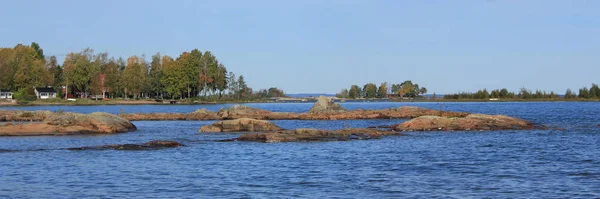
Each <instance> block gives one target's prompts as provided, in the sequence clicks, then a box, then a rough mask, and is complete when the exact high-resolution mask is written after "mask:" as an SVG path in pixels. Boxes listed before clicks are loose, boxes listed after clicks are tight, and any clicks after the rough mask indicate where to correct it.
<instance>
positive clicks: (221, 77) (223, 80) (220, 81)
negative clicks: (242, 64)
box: [214, 64, 228, 98]
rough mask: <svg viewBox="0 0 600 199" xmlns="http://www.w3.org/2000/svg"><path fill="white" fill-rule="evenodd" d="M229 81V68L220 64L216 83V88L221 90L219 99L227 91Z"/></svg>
mask: <svg viewBox="0 0 600 199" xmlns="http://www.w3.org/2000/svg"><path fill="white" fill-rule="evenodd" d="M227 80H228V79H227V68H225V66H224V65H223V64H219V67H217V73H216V77H215V81H214V82H215V84H214V85H215V88H216V89H217V90H219V98H221V96H222V95H223V92H224V91H225V90H226V89H227Z"/></svg>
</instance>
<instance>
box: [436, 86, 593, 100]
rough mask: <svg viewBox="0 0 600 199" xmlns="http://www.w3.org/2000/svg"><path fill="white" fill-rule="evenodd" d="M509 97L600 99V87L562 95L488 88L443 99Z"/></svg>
mask: <svg viewBox="0 0 600 199" xmlns="http://www.w3.org/2000/svg"><path fill="white" fill-rule="evenodd" d="M491 98H494V99H508V100H516V99H521V100H553V99H571V100H587V99H600V88H599V87H598V84H592V86H591V87H590V88H588V87H582V88H580V89H579V92H578V93H575V92H573V91H571V89H567V90H566V91H565V93H564V94H563V95H562V96H561V95H559V94H556V93H554V92H553V91H551V92H547V91H542V90H536V91H535V92H533V91H531V90H529V89H526V88H521V89H520V90H519V92H517V93H515V92H509V91H508V90H507V89H506V88H503V89H494V90H491V91H488V90H487V89H480V90H478V91H477V92H474V93H468V92H461V93H456V94H447V95H444V97H443V99H449V100H461V99H466V100H470V99H481V100H487V99H491Z"/></svg>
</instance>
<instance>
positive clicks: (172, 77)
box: [0, 42, 285, 100]
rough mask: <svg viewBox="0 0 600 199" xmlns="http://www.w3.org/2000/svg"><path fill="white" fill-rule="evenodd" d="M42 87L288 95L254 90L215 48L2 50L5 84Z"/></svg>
mask: <svg viewBox="0 0 600 199" xmlns="http://www.w3.org/2000/svg"><path fill="white" fill-rule="evenodd" d="M41 86H52V87H54V88H61V87H62V86H66V87H67V88H68V93H70V94H87V95H102V96H105V95H108V96H106V97H110V98H115V97H119V98H147V97H154V98H169V99H175V98H192V97H199V96H200V97H214V98H218V99H223V98H226V99H245V100H247V99H256V98H266V97H283V96H285V93H284V92H283V91H282V90H281V89H278V88H276V87H272V88H269V89H260V90H259V91H253V89H252V88H251V87H249V86H248V85H247V84H246V81H245V79H244V76H243V75H240V76H236V75H235V73H233V72H231V71H228V70H227V68H226V67H225V66H224V65H223V64H222V63H221V62H219V60H218V59H217V57H216V56H215V55H213V53H212V52H210V51H205V52H202V51H200V50H198V49H193V50H191V51H189V52H183V53H181V54H180V55H179V56H178V57H177V58H173V57H170V56H168V55H161V54H160V53H156V54H155V55H153V56H151V58H150V61H148V60H146V56H144V55H142V56H136V55H134V56H130V57H128V58H127V59H123V58H121V57H119V58H115V57H109V56H108V53H106V52H102V53H95V52H94V50H93V49H90V48H87V49H84V50H83V51H81V52H73V53H69V54H67V55H66V57H65V59H64V62H63V63H62V65H60V64H59V63H58V61H57V59H56V57H55V56H50V57H46V56H45V55H44V53H43V49H42V48H40V46H39V44H37V43H35V42H34V43H32V44H31V45H30V46H26V45H22V44H18V45H16V46H15V47H14V48H0V88H4V89H10V90H13V91H19V90H23V92H28V93H30V94H32V93H33V89H32V88H33V87H41ZM57 91H59V92H62V89H57ZM59 95H61V96H62V93H59Z"/></svg>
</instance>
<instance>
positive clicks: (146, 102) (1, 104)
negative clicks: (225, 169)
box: [0, 99, 600, 107]
mask: <svg viewBox="0 0 600 199" xmlns="http://www.w3.org/2000/svg"><path fill="white" fill-rule="evenodd" d="M314 102H315V101H314V100H308V101H301V100H298V101H271V100H247V101H202V102H198V101H195V102H180V101H177V103H176V104H170V103H165V102H157V101H149V100H115V101H93V100H89V101H88V100H86V101H80V102H70V101H64V102H44V101H43V100H36V101H33V102H29V103H27V104H19V103H17V102H0V107H27V106H101V105H174V106H177V105H206V104H246V103H308V104H310V103H314ZM352 102H366V103H377V102H409V103H410V102H431V103H446V102H465V103H468V102H489V103H498V102H600V100H598V99H573V100H565V99H556V100H546V99H540V100H535V99H532V100H394V99H372V100H371V99H362V100H345V102H341V103H352Z"/></svg>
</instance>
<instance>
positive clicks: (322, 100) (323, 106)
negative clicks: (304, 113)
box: [308, 95, 346, 113]
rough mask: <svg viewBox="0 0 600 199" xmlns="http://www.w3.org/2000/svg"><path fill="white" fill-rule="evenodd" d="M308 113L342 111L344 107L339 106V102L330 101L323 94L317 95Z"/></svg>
mask: <svg viewBox="0 0 600 199" xmlns="http://www.w3.org/2000/svg"><path fill="white" fill-rule="evenodd" d="M308 112H309V113H343V112H346V109H345V108H343V107H342V106H340V104H338V103H335V102H332V101H331V100H330V99H329V98H327V97H325V96H322V95H321V96H319V99H318V100H317V102H315V104H314V105H313V106H312V108H310V110H309V111H308Z"/></svg>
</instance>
